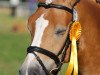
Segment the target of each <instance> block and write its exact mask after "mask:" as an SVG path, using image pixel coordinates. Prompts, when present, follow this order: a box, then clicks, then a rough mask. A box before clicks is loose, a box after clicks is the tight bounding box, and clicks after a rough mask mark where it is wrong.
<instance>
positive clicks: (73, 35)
mask: <svg viewBox="0 0 100 75" xmlns="http://www.w3.org/2000/svg"><path fill="white" fill-rule="evenodd" d="M80 35H81V24H80V23H79V22H77V21H75V22H74V23H73V24H72V27H71V29H70V40H71V56H70V62H69V66H68V68H67V71H66V75H72V72H73V75H78V59H77V44H76V41H77V40H78V39H79V37H80Z"/></svg>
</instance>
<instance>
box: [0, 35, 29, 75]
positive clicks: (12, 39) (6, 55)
mask: <svg viewBox="0 0 100 75" xmlns="http://www.w3.org/2000/svg"><path fill="white" fill-rule="evenodd" d="M28 45H29V36H28V34H14V33H8V34H4V33H3V34H0V75H18V70H19V68H20V66H21V63H22V62H23V60H24V58H25V55H26V49H27V47H28Z"/></svg>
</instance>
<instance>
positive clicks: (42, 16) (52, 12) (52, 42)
mask: <svg viewBox="0 0 100 75" xmlns="http://www.w3.org/2000/svg"><path fill="white" fill-rule="evenodd" d="M38 2H39V4H38V9H37V10H36V12H35V13H34V14H33V15H32V16H31V17H30V18H29V20H28V29H29V31H30V34H31V37H32V42H31V46H30V47H28V49H27V52H28V53H27V57H26V59H25V61H24V63H23V64H22V67H21V69H20V75H57V73H58V71H59V70H60V69H61V66H62V64H63V63H66V62H69V60H70V52H71V50H70V41H69V40H68V37H69V30H70V25H71V24H72V23H73V21H72V20H73V8H75V10H76V11H77V14H78V21H79V22H80V23H81V27H82V34H81V37H80V39H79V40H78V51H77V52H78V67H79V75H99V74H100V60H99V58H100V36H99V33H100V29H99V28H100V25H99V23H100V5H99V4H98V3H96V0H38ZM76 18H77V17H76ZM59 59H62V61H61V62H60V61H59Z"/></svg>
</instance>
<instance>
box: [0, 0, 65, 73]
mask: <svg viewBox="0 0 100 75" xmlns="http://www.w3.org/2000/svg"><path fill="white" fill-rule="evenodd" d="M36 4H37V1H36V0H0V75H18V73H19V68H20V67H21V64H22V63H23V61H24V59H25V56H26V49H27V47H28V46H29V44H30V40H31V38H30V34H29V32H28V29H27V20H28V17H29V16H30V15H32V13H34V12H35V10H36V8H37V6H36ZM65 70H66V66H65ZM60 75H64V71H63V72H62V73H61V74H60Z"/></svg>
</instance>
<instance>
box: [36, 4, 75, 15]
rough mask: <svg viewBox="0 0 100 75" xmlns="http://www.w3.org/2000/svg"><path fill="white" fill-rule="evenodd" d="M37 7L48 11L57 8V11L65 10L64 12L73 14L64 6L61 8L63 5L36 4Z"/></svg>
mask: <svg viewBox="0 0 100 75" xmlns="http://www.w3.org/2000/svg"><path fill="white" fill-rule="evenodd" d="M38 7H44V8H45V9H48V8H57V9H62V10H65V11H67V12H69V13H71V14H73V10H72V9H70V8H68V7H66V6H63V5H58V4H46V3H38Z"/></svg>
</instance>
